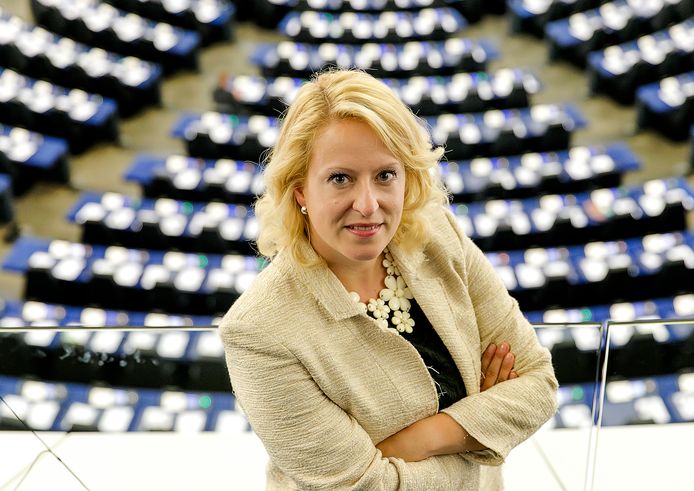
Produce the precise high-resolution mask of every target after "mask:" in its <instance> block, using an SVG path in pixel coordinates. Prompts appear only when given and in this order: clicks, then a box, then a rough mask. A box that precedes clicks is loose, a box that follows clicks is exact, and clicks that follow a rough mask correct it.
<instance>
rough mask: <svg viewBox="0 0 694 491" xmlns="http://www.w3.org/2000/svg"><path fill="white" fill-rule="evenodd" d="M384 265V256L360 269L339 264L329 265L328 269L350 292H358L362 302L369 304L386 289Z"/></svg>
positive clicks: (361, 266) (359, 267) (360, 266)
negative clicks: (370, 300)
mask: <svg viewBox="0 0 694 491" xmlns="http://www.w3.org/2000/svg"><path fill="white" fill-rule="evenodd" d="M382 263H383V254H381V255H379V256H378V258H376V259H374V260H373V261H371V262H368V263H365V264H364V265H359V266H358V267H354V265H351V266H347V265H339V264H328V267H329V268H330V270H331V271H332V272H333V274H334V275H335V276H337V279H338V280H340V282H341V283H342V284H343V285H344V287H345V289H346V290H347V291H348V292H357V293H358V294H359V297H360V298H361V301H362V302H367V303H368V301H369V299H371V298H378V294H379V293H380V291H381V290H382V289H383V288H384V287H385V286H384V280H385V277H386V270H385V268H384V267H383V264H382Z"/></svg>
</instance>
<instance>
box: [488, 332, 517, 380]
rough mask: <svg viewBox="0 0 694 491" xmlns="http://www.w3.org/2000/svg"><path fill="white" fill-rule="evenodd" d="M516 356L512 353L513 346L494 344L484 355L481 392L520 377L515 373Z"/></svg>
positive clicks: (504, 343)
mask: <svg viewBox="0 0 694 491" xmlns="http://www.w3.org/2000/svg"><path fill="white" fill-rule="evenodd" d="M515 361H516V358H515V355H514V354H513V353H512V352H511V346H509V344H508V343H506V342H503V343H501V344H500V345H499V346H498V347H497V346H496V345H495V344H494V343H492V344H490V345H489V346H487V349H486V350H484V353H482V380H481V381H480V392H484V391H485V390H487V389H490V388H491V387H494V386H495V385H496V384H498V383H501V382H505V381H506V380H512V379H514V378H517V377H518V374H517V373H516V372H514V371H513V364H514V363H515Z"/></svg>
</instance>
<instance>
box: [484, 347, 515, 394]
mask: <svg viewBox="0 0 694 491" xmlns="http://www.w3.org/2000/svg"><path fill="white" fill-rule="evenodd" d="M509 352H510V346H509V345H508V343H506V342H504V343H501V344H500V345H499V347H498V348H496V350H495V351H494V356H493V357H492V359H491V361H490V362H489V366H488V367H487V369H486V370H485V371H483V372H482V373H483V380H482V384H481V385H480V391H484V390H487V389H489V388H490V387H493V386H494V385H496V383H497V379H498V378H499V373H500V371H501V365H502V363H503V361H504V357H505V356H506V354H507V353H509Z"/></svg>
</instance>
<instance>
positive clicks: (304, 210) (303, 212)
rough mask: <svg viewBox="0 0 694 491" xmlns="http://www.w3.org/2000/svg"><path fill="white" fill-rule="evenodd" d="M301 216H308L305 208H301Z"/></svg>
mask: <svg viewBox="0 0 694 491" xmlns="http://www.w3.org/2000/svg"><path fill="white" fill-rule="evenodd" d="M301 214H302V215H308V209H307V208H306V207H305V206H302V207H301Z"/></svg>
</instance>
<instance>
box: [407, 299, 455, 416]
mask: <svg viewBox="0 0 694 491" xmlns="http://www.w3.org/2000/svg"><path fill="white" fill-rule="evenodd" d="M410 302H411V304H412V308H411V309H410V315H411V316H412V319H414V327H413V328H412V333H411V334H408V333H406V332H401V333H400V335H401V336H402V337H403V338H405V339H406V340H407V341H409V342H410V344H412V346H414V347H415V349H416V350H417V351H419V354H420V356H421V357H422V360H424V364H425V365H426V366H427V368H428V369H429V374H430V375H431V378H433V379H434V385H436V390H437V392H438V395H439V410H441V409H445V408H447V407H448V406H450V405H451V404H453V403H454V402H457V401H459V400H460V399H462V398H463V397H465V396H466V395H467V391H466V390H465V383H464V382H463V378H462V376H461V375H460V372H459V371H458V367H457V366H456V364H455V362H454V361H453V357H452V356H451V354H450V353H449V351H448V349H447V348H446V346H445V345H444V344H443V341H441V338H440V337H439V335H438V334H437V333H436V331H435V330H434V328H433V327H432V325H431V323H430V322H429V319H427V317H426V315H424V312H423V311H422V309H421V308H420V306H419V304H417V302H416V301H415V300H414V299H412V300H410Z"/></svg>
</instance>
